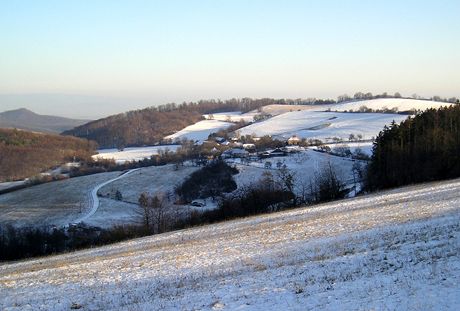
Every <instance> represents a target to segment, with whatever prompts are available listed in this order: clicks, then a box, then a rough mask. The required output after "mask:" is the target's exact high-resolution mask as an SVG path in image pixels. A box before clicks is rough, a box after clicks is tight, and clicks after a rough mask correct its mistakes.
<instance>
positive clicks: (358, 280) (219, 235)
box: [0, 180, 460, 310]
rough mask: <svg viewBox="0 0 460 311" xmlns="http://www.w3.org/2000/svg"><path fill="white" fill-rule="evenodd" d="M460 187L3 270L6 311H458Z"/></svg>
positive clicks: (385, 195) (446, 185)
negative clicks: (75, 309) (78, 308)
mask: <svg viewBox="0 0 460 311" xmlns="http://www.w3.org/2000/svg"><path fill="white" fill-rule="evenodd" d="M459 193H460V180H453V181H448V182H440V183H432V184H426V185H421V186H413V187H407V188H403V189H398V190H394V191H389V192H382V193H379V194H375V195H370V196H365V197H359V198H354V199H350V200H345V201H340V202H334V203H329V204H323V205H320V206H317V207H314V208H303V209H296V210H292V211H287V212H282V213H277V214H271V215H264V216H260V217H252V218H246V219H242V220H238V221H232V222H226V223H221V224H217V225H211V226H204V227H199V228H195V229H191V230H184V231H178V232H173V233H169V234H162V235H158V236H154V237H148V238H143V239H138V240H134V241H130V242H125V243H120V244H116V245H113V246H108V247H102V248H97V249H93V250H87V251H80V252H76V253H72V254H68V255H61V256H55V257H48V258H44V259H37V260H30V261H24V262H19V263H14V264H4V265H1V266H0V293H1V295H0V309H2V310H29V309H30V310H68V309H70V307H71V306H72V304H73V303H75V304H78V305H80V306H81V307H82V309H83V310H157V309H158V310H163V309H166V310H309V309H313V310H323V309H326V310H395V309H399V310H458V309H459V308H460V295H459V289H460V283H459V282H460V213H459V211H460V194H459Z"/></svg>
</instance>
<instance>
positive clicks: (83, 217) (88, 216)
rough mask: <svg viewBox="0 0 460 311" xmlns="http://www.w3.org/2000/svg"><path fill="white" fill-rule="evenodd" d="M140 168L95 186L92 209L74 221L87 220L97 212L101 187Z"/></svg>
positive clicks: (90, 201) (91, 198) (91, 199)
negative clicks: (98, 193)
mask: <svg viewBox="0 0 460 311" xmlns="http://www.w3.org/2000/svg"><path fill="white" fill-rule="evenodd" d="M138 170H140V169H139V168H135V169H132V170H129V171H127V172H124V173H123V174H121V175H119V176H118V177H116V178H113V179H110V180H107V181H105V182H103V183H101V184H99V185H97V186H95V187H94V188H93V189H92V190H91V193H90V195H89V204H88V205H89V206H90V210H89V211H88V212H87V213H86V214H85V215H83V216H80V218H78V219H77V220H75V221H74V223H80V222H84V221H86V220H88V218H90V217H91V216H93V215H94V213H96V211H97V209H98V208H99V198H98V196H97V192H98V191H99V189H101V188H102V187H104V186H106V185H108V184H110V183H112V182H114V181H116V180H118V179H121V178H124V177H126V176H128V175H129V174H131V173H133V172H135V171H138Z"/></svg>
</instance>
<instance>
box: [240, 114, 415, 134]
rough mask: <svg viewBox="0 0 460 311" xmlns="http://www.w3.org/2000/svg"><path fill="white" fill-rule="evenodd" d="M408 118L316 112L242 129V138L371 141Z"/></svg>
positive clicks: (283, 117)
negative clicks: (357, 138)
mask: <svg viewBox="0 0 460 311" xmlns="http://www.w3.org/2000/svg"><path fill="white" fill-rule="evenodd" d="M406 118H407V116H405V115H399V114H383V113H343V112H319V111H311V110H304V111H293V112H287V113H284V114H281V115H278V116H276V117H273V118H270V119H268V120H265V121H262V122H258V123H254V124H251V125H248V126H246V127H243V128H241V129H240V130H239V131H240V133H241V135H252V134H255V135H256V136H259V137H260V136H265V135H272V136H275V137H277V138H280V139H288V138H289V137H291V136H292V135H297V136H298V137H301V138H308V139H310V138H311V139H321V140H323V141H330V140H332V138H333V137H338V138H342V139H344V140H348V137H349V136H350V134H354V135H358V134H361V135H362V136H363V138H364V139H371V138H372V137H375V136H377V134H378V133H379V132H380V131H381V130H382V129H383V127H384V126H385V125H389V124H391V122H392V121H393V120H394V121H395V122H397V123H399V122H401V121H402V120H404V119H406Z"/></svg>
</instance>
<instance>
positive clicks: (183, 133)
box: [165, 120, 233, 142]
mask: <svg viewBox="0 0 460 311" xmlns="http://www.w3.org/2000/svg"><path fill="white" fill-rule="evenodd" d="M232 124H233V123H230V122H224V121H219V120H203V121H198V122H197V123H195V124H192V125H189V126H187V127H186V128H184V129H182V130H180V131H179V132H177V133H174V134H172V135H169V136H166V137H165V139H171V140H173V141H180V140H181V139H183V138H186V139H188V140H194V141H198V142H203V141H205V140H206V139H208V136H209V135H210V134H212V133H215V132H218V131H219V130H221V129H226V128H228V127H230V126H231V125H232Z"/></svg>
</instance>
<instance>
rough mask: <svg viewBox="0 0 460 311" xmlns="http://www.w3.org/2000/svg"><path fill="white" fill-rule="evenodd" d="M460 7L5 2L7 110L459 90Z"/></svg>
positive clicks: (91, 110) (91, 111)
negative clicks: (211, 99)
mask: <svg viewBox="0 0 460 311" xmlns="http://www.w3.org/2000/svg"><path fill="white" fill-rule="evenodd" d="M459 13H460V2H458V1H454V0H444V1H413V0H409V1H404V2H402V1H396V0H391V1H372V2H368V1H357V0H353V1H347V2H346V3H345V2H344V1H338V0H334V1H333V0H327V1H293V0H291V1H283V2H280V1H251V2H250V3H246V2H245V1H231V2H217V1H164V2H160V1H155V2H152V1H139V0H135V1H130V2H122V1H97V2H82V1H65V2H63V1H40V2H36V1H21V2H12V1H9V2H6V1H5V2H2V3H0V38H1V40H0V111H4V110H10V109H16V108H21V107H25V108H29V109H31V110H34V111H36V112H37V113H41V114H55V115H63V116H67V117H78V118H98V117H102V116H105V115H109V114H112V113H118V112H122V111H127V110H131V109H139V108H144V107H147V106H152V105H159V104H165V103H168V102H176V103H181V102H183V101H196V100H199V99H209V98H214V99H229V98H243V97H253V98H261V97H272V98H306V97H318V98H336V97H337V96H338V95H340V94H344V93H347V94H349V95H353V92H357V91H363V92H372V93H374V94H377V93H382V92H388V93H389V94H392V93H394V92H400V93H402V94H403V95H406V96H410V95H411V94H413V93H416V94H419V95H421V96H426V97H429V96H434V95H439V96H442V97H453V96H455V97H459V95H460V94H459V90H458V86H459V85H460V70H459V69H460V59H459V57H458V50H459V47H460V43H459V40H458V35H459V31H458V30H459V29H460V20H459V19H458V14H459Z"/></svg>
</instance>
